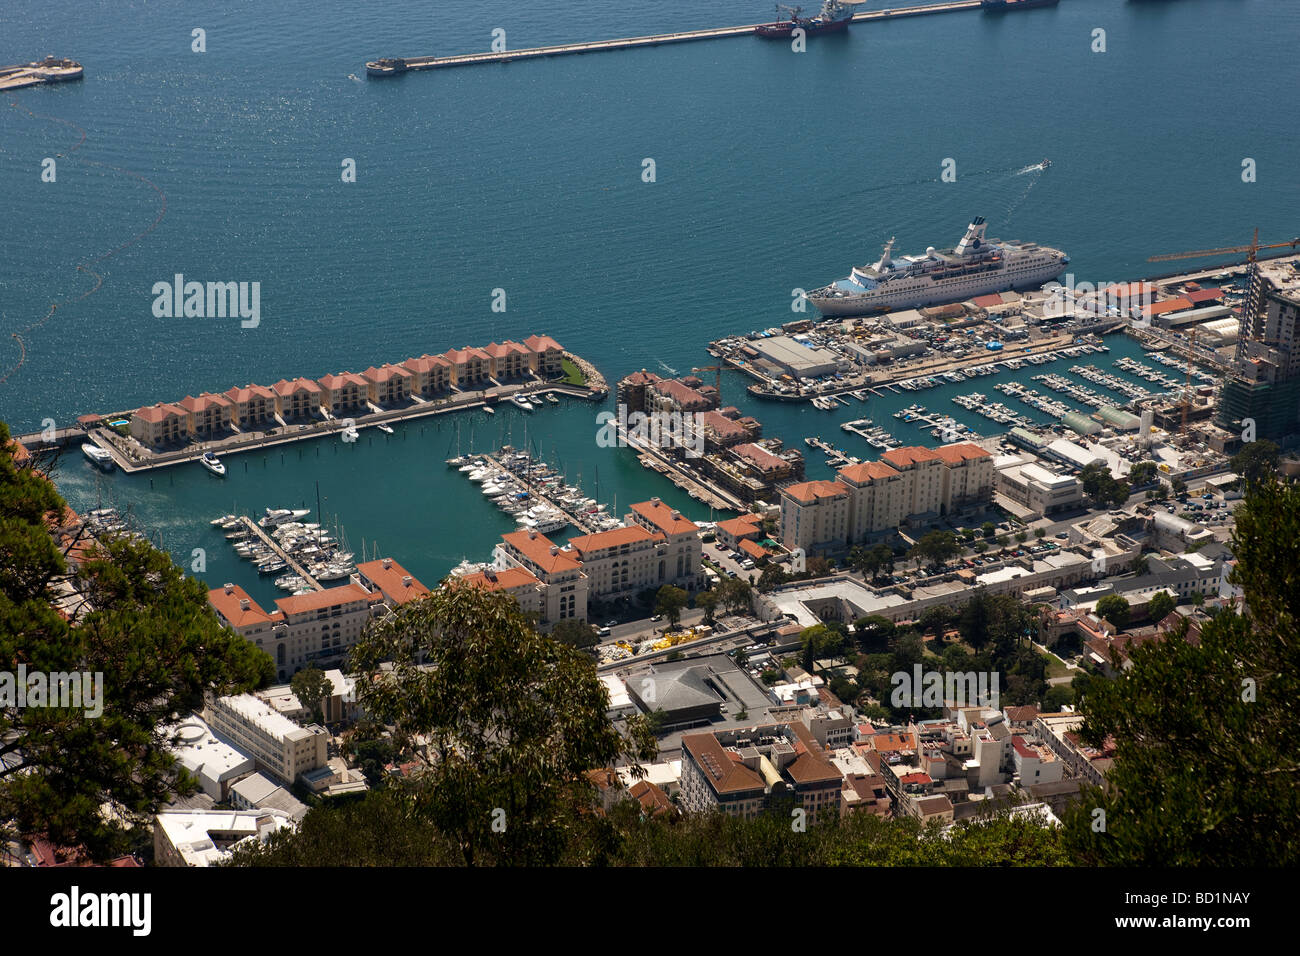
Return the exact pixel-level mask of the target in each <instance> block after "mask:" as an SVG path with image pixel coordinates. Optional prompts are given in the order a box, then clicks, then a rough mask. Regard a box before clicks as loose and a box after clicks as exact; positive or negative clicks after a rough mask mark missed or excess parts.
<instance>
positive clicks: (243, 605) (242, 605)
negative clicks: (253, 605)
mask: <svg viewBox="0 0 1300 956" xmlns="http://www.w3.org/2000/svg"><path fill="white" fill-rule="evenodd" d="M239 609H240V610H241V611H247V610H248V598H240V599H239Z"/></svg>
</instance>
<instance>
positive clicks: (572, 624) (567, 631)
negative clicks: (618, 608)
mask: <svg viewBox="0 0 1300 956" xmlns="http://www.w3.org/2000/svg"><path fill="white" fill-rule="evenodd" d="M551 639H552V640H555V641H559V642H560V643H561V644H568V645H569V646H570V647H577V648H583V649H585V648H588V647H595V646H596V645H597V644H599V643H600V633H599V632H598V631H597V630H596V628H595V627H593V626H592V625H591V624H589V623H587V622H586V621H579V620H578V619H577V618H567V619H565V620H563V621H557V622H556V624H555V626H554V627H553V628H551Z"/></svg>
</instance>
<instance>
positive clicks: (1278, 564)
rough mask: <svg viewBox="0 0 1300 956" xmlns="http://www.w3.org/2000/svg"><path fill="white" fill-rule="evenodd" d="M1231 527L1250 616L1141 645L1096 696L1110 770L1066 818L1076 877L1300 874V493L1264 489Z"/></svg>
mask: <svg viewBox="0 0 1300 956" xmlns="http://www.w3.org/2000/svg"><path fill="white" fill-rule="evenodd" d="M1236 515H1237V520H1236V529H1235V532H1234V535H1233V542H1232V551H1233V554H1234V555H1235V557H1236V559H1237V565H1236V568H1235V569H1234V570H1233V572H1232V574H1231V577H1230V580H1231V582H1232V583H1233V584H1235V585H1237V586H1239V587H1241V588H1242V590H1243V592H1244V594H1245V600H1244V602H1243V604H1242V605H1241V607H1242V609H1243V611H1242V613H1236V612H1235V611H1234V610H1231V609H1227V610H1224V611H1221V612H1220V613H1218V614H1216V615H1215V616H1214V617H1213V618H1212V619H1211V620H1209V621H1206V622H1205V623H1204V624H1203V625H1202V627H1201V628H1200V634H1199V639H1198V641H1197V642H1196V643H1193V642H1191V641H1189V640H1188V639H1187V636H1186V630H1185V628H1180V629H1179V630H1177V631H1175V632H1173V633H1171V634H1170V635H1168V636H1166V637H1165V638H1163V639H1162V640H1159V641H1148V642H1146V643H1144V644H1142V645H1140V646H1137V647H1133V648H1131V649H1130V660H1131V662H1132V667H1131V668H1129V669H1127V670H1125V671H1124V672H1122V673H1121V674H1119V675H1118V676H1117V677H1115V678H1114V679H1112V680H1099V679H1094V680H1093V681H1091V682H1090V683H1089V684H1088V691H1087V695H1086V696H1085V697H1084V699H1083V702H1082V705H1081V709H1082V713H1083V715H1084V718H1085V721H1084V725H1083V727H1082V728H1081V733H1082V735H1083V737H1084V739H1085V740H1086V741H1088V742H1089V743H1092V744H1094V745H1099V744H1100V743H1101V742H1103V741H1108V740H1109V741H1113V745H1114V762H1113V765H1112V766H1111V767H1110V770H1109V771H1108V773H1107V789H1106V791H1105V792H1104V793H1102V792H1099V791H1093V792H1091V793H1089V794H1088V795H1087V798H1086V799H1085V800H1084V801H1083V803H1082V804H1081V805H1080V807H1079V809H1078V810H1077V811H1076V812H1074V813H1072V814H1069V815H1068V816H1067V817H1065V818H1064V822H1065V824H1066V827H1065V830H1066V833H1065V835H1066V845H1067V848H1068V849H1069V851H1070V852H1071V855H1072V857H1073V858H1074V859H1075V860H1076V861H1078V862H1079V863H1080V864H1082V865H1116V866H1160V867H1171V866H1172V867H1182V866H1216V867H1239V866H1277V867H1284V866H1294V865H1295V864H1296V863H1297V862H1300V787H1297V785H1296V781H1297V778H1298V776H1300V737H1297V735H1296V734H1295V733H1294V722H1295V715H1294V706H1295V701H1297V700H1300V657H1297V644H1296V639H1295V635H1296V634H1297V633H1300V487H1296V486H1294V485H1286V486H1284V485H1280V484H1278V483H1276V482H1269V481H1265V482H1260V483H1259V484H1258V485H1256V486H1254V487H1253V488H1252V489H1251V490H1250V491H1249V492H1248V493H1247V496H1246V499H1245V502H1244V503H1243V505H1242V506H1241V507H1240V508H1239V509H1238V510H1237V513H1236ZM1207 766H1213V767H1214V776H1213V779H1214V781H1215V783H1214V784H1213V785H1207V778H1206V775H1205V770H1206V767H1207ZM1096 810H1101V811H1103V813H1104V819H1105V821H1106V827H1105V831H1104V832H1097V831H1096V829H1095V828H1094V825H1093V824H1094V822H1095V820H1097V819H1098V818H1099V815H1098V814H1096ZM1261 834H1265V836H1261Z"/></svg>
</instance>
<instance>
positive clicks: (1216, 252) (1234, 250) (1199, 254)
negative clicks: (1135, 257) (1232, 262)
mask: <svg viewBox="0 0 1300 956" xmlns="http://www.w3.org/2000/svg"><path fill="white" fill-rule="evenodd" d="M1297 246H1300V237H1297V238H1295V239H1292V240H1291V241H1290V242H1270V243H1269V244H1268V245H1264V246H1261V245H1260V244H1259V230H1258V229H1256V230H1255V238H1254V239H1253V240H1252V241H1251V243H1250V245H1248V246H1226V247H1224V248H1222V249H1197V250H1196V251H1195V252H1170V253H1167V254H1165V255H1163V256H1150V257H1149V258H1148V259H1147V262H1172V261H1174V260H1175V259H1204V258H1205V257H1207V256H1228V255H1234V254H1240V253H1242V252H1244V253H1246V262H1248V263H1249V264H1250V265H1252V266H1253V265H1254V264H1255V259H1256V258H1257V257H1258V254H1259V251H1260V250H1261V249H1294V248H1296V247H1297Z"/></svg>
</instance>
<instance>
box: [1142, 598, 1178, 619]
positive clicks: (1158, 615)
mask: <svg viewBox="0 0 1300 956" xmlns="http://www.w3.org/2000/svg"><path fill="white" fill-rule="evenodd" d="M1177 606H1178V603H1177V602H1176V601H1175V600H1174V598H1173V595H1171V594H1170V593H1169V592H1168V591H1157V592H1156V593H1155V594H1153V595H1151V600H1150V601H1149V602H1148V603H1147V616H1148V617H1150V618H1151V620H1153V621H1162V620H1164V619H1165V618H1166V617H1167V616H1168V615H1169V612H1170V611H1172V610H1173V609H1174V608H1175V607H1177Z"/></svg>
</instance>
